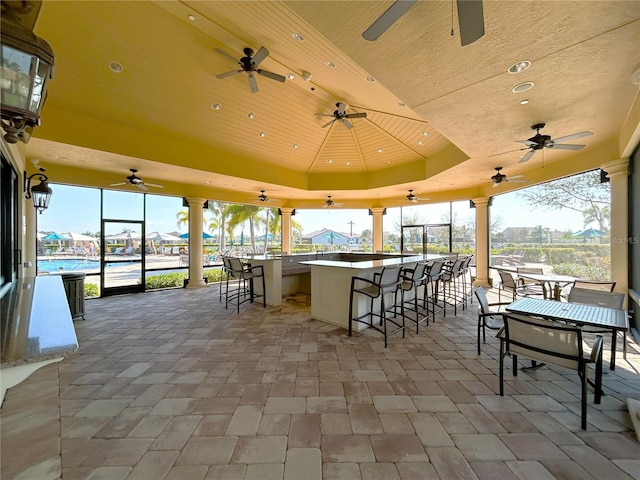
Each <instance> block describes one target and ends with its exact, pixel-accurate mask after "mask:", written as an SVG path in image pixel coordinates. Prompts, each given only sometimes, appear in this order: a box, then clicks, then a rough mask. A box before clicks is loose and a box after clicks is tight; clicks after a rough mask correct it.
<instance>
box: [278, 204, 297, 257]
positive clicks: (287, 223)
mask: <svg viewBox="0 0 640 480" xmlns="http://www.w3.org/2000/svg"><path fill="white" fill-rule="evenodd" d="M294 211H295V209H293V208H281V209H280V215H281V216H282V228H281V232H280V235H281V236H282V247H281V250H282V254H283V255H291V254H292V253H293V251H292V250H291V215H293V212H294Z"/></svg>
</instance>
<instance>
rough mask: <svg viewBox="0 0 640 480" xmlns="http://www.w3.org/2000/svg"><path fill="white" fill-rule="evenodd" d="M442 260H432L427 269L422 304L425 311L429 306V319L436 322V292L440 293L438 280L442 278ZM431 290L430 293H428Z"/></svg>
mask: <svg viewBox="0 0 640 480" xmlns="http://www.w3.org/2000/svg"><path fill="white" fill-rule="evenodd" d="M444 262H445V260H444V259H438V260H434V261H433V263H432V264H431V265H430V266H428V267H427V279H426V284H425V287H424V304H425V305H426V308H427V310H428V309H429V304H431V318H432V320H433V321H434V322H435V321H436V306H439V305H438V292H439V291H440V278H441V277H442V269H443V268H444ZM429 290H431V291H429Z"/></svg>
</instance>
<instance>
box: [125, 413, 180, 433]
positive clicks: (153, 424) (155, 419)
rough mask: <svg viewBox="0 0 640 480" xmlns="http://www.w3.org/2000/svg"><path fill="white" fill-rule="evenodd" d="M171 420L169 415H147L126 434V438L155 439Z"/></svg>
mask: <svg viewBox="0 0 640 480" xmlns="http://www.w3.org/2000/svg"><path fill="white" fill-rule="evenodd" d="M172 418H173V417H172V416H171V415H147V416H146V417H144V418H143V419H142V420H140V422H139V423H138V424H137V425H136V426H135V427H134V428H133V430H131V431H130V432H129V433H128V434H127V437H128V438H156V437H157V436H158V435H160V433H161V432H162V431H163V430H164V428H165V427H166V426H167V425H168V423H169V422H170V421H171V419H172Z"/></svg>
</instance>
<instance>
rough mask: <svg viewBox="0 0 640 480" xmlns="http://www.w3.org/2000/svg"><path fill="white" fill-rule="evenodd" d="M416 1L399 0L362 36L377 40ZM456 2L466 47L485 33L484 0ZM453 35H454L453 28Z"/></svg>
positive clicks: (463, 41)
mask: <svg viewBox="0 0 640 480" xmlns="http://www.w3.org/2000/svg"><path fill="white" fill-rule="evenodd" d="M416 3H417V0H397V1H396V2H394V3H393V5H391V6H390V7H389V8H388V9H387V11H386V12H384V13H383V14H382V15H381V16H380V17H378V19H377V20H376V21H375V22H373V23H372V24H371V25H370V26H369V28H367V29H366V30H365V31H364V33H363V34H362V38H364V39H365V40H369V41H370V42H373V41H374V40H377V39H378V38H379V37H380V36H381V35H382V34H383V33H384V32H386V31H387V30H388V29H389V27H391V25H393V24H394V23H395V22H396V20H398V19H399V18H400V17H401V16H402V15H404V14H405V13H406V12H407V10H409V9H410V8H411V7H413V5H415V4H416ZM456 3H457V5H458V25H459V28H460V43H461V44H462V46H463V47H464V46H465V45H469V44H470V43H473V42H475V41H476V40H478V39H479V38H480V37H482V36H483V35H484V13H483V9H482V0H457V1H456ZM451 35H453V29H452V30H451Z"/></svg>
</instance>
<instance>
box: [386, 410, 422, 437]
mask: <svg viewBox="0 0 640 480" xmlns="http://www.w3.org/2000/svg"><path fill="white" fill-rule="evenodd" d="M378 419H379V420H380V424H381V425H382V430H383V431H384V433H387V434H388V433H415V430H414V428H413V425H411V422H410V421H409V417H407V415H406V414H405V413H380V414H379V415H378Z"/></svg>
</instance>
